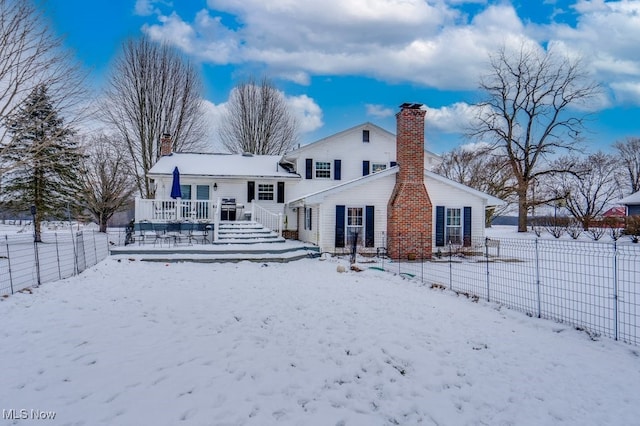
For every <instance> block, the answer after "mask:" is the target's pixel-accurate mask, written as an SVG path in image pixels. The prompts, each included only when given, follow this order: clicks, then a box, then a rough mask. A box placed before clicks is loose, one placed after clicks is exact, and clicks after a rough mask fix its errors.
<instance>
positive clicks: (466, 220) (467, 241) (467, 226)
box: [462, 207, 471, 247]
mask: <svg viewBox="0 0 640 426" xmlns="http://www.w3.org/2000/svg"><path fill="white" fill-rule="evenodd" d="M462 238H463V239H462V244H463V245H464V246H465V247H471V207H465V208H464V216H463V217H462Z"/></svg>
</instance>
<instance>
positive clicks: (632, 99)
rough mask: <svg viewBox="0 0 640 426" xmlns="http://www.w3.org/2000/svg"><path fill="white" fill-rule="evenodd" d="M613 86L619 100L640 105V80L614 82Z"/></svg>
mask: <svg viewBox="0 0 640 426" xmlns="http://www.w3.org/2000/svg"><path fill="white" fill-rule="evenodd" d="M611 88H612V89H613V91H614V94H615V97H616V99H617V100H618V101H619V102H622V103H627V104H635V105H640V80H635V81H620V82H616V83H612V84H611Z"/></svg>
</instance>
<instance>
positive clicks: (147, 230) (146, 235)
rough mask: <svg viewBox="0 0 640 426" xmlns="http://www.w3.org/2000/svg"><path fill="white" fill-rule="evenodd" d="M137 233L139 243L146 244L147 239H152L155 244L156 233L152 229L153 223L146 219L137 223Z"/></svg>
mask: <svg viewBox="0 0 640 426" xmlns="http://www.w3.org/2000/svg"><path fill="white" fill-rule="evenodd" d="M138 232H139V234H138V235H137V238H138V243H139V244H146V242H147V241H148V240H153V244H154V245H155V243H156V241H157V240H158V233H157V232H156V231H155V230H154V229H153V224H152V223H151V222H148V221H142V222H140V224H139V231H138Z"/></svg>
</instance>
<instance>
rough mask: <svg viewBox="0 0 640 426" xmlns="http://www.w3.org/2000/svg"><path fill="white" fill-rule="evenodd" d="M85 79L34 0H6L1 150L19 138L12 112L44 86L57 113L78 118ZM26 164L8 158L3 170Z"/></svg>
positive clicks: (0, 13) (2, 4) (0, 37)
mask: <svg viewBox="0 0 640 426" xmlns="http://www.w3.org/2000/svg"><path fill="white" fill-rule="evenodd" d="M82 80H83V77H82V75H81V74H80V69H79V67H78V66H77V65H76V64H74V62H73V60H72V58H71V56H70V54H69V52H68V51H65V50H64V49H63V47H62V42H61V39H60V38H58V37H56V36H55V35H54V34H53V32H52V31H51V30H50V28H49V27H48V25H47V22H46V20H45V18H44V17H43V15H42V11H40V10H38V9H36V7H35V6H34V5H33V3H32V1H31V0H0V123H1V124H0V156H1V155H3V154H4V153H5V152H7V150H10V149H11V148H12V144H13V137H12V136H11V134H10V129H9V128H8V127H7V126H6V122H7V119H8V117H10V116H12V115H15V114H16V113H17V111H18V109H19V108H22V107H23V104H24V102H26V100H27V98H28V97H29V96H30V95H31V94H32V93H34V91H35V90H36V89H37V88H38V87H46V88H47V97H48V102H50V104H51V106H52V109H51V110H52V111H55V113H56V115H61V116H64V118H65V121H66V123H67V124H73V123H74V122H76V121H77V119H78V118H79V117H80V114H79V110H78V109H77V108H75V107H77V106H78V102H80V101H81V100H82V95H83V94H84V93H85V92H84V88H83V85H82ZM52 140H55V138H54V139H52ZM39 148H41V149H46V148H47V144H44V143H43V144H41V145H40V146H39ZM23 164H24V162H23V161H20V159H16V160H14V161H11V162H8V163H7V162H3V163H2V164H0V172H5V171H8V170H11V169H14V168H17V167H21V166H22V165H23Z"/></svg>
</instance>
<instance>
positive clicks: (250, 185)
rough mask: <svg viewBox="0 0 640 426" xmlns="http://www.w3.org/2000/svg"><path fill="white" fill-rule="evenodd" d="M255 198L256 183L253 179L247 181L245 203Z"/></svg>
mask: <svg viewBox="0 0 640 426" xmlns="http://www.w3.org/2000/svg"><path fill="white" fill-rule="evenodd" d="M255 198H256V183H255V182H253V181H249V182H247V203H250V202H252V201H253V200H254V199H255Z"/></svg>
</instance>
